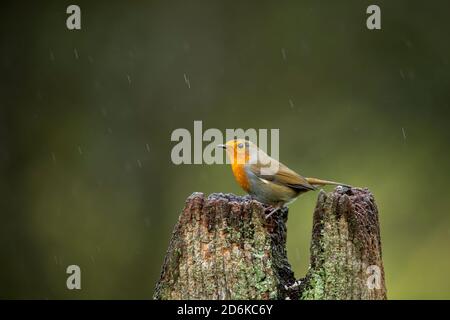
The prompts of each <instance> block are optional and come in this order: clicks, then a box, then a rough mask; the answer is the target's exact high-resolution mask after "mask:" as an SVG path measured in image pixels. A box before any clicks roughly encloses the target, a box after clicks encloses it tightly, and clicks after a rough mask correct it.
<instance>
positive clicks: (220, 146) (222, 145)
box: [217, 144, 227, 149]
mask: <svg viewBox="0 0 450 320" xmlns="http://www.w3.org/2000/svg"><path fill="white" fill-rule="evenodd" d="M217 148H222V149H226V148H227V145H226V144H218V145H217Z"/></svg>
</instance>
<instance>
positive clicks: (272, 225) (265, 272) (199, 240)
mask: <svg viewBox="0 0 450 320" xmlns="http://www.w3.org/2000/svg"><path fill="white" fill-rule="evenodd" d="M269 210H270V208H266V207H265V206H264V205H262V204H261V203H259V202H257V201H255V200H252V199H251V198H250V197H248V196H245V197H238V196H235V195H232V194H211V195H210V196H209V197H207V198H205V196H204V195H203V194H202V193H193V194H192V195H191V196H190V197H189V198H188V199H187V200H186V205H185V208H184V209H183V211H182V213H181V215H180V217H179V219H178V222H177V224H176V226H175V228H174V231H173V234H172V239H171V241H170V245H169V248H168V250H167V254H166V257H165V259H164V264H163V267H162V272H161V277H160V279H159V281H158V283H157V285H156V290H155V293H154V298H155V299H286V298H289V299H299V298H300V299H385V298H386V289H385V286H384V270H383V264H382V260H381V242H380V234H379V224H378V211H377V208H376V205H375V203H374V200H373V196H372V195H371V194H370V192H369V191H368V190H365V189H364V190H363V189H356V188H353V189H342V188H341V189H339V188H336V190H335V191H334V192H331V193H329V194H326V193H325V192H323V191H321V192H320V194H319V198H318V202H317V206H316V209H315V212H314V224H313V225H314V227H313V234H312V243H311V265H310V268H309V271H308V273H307V275H306V277H305V278H304V279H302V280H301V283H300V285H297V284H296V281H295V278H294V273H293V272H292V270H291V266H290V264H289V262H288V260H287V253H286V236H287V230H286V221H287V216H288V210H287V209H284V210H283V211H282V212H279V213H276V214H275V215H274V216H273V217H271V218H269V219H268V220H266V219H265V218H264V215H265V214H266V213H267V212H269ZM368 266H377V267H378V268H379V269H380V270H381V274H380V276H381V278H380V279H379V281H378V282H376V283H375V284H376V285H380V286H381V287H380V289H377V288H372V289H371V288H369V286H367V279H368V277H369V276H370V275H371V274H367V273H366V271H367V267H368Z"/></svg>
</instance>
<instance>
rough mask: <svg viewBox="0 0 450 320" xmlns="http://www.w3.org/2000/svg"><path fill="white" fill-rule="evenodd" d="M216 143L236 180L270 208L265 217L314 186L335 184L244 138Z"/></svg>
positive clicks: (341, 184)
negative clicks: (304, 172)
mask: <svg viewBox="0 0 450 320" xmlns="http://www.w3.org/2000/svg"><path fill="white" fill-rule="evenodd" d="M217 147H219V148H223V149H225V151H226V153H227V155H228V158H229V159H230V164H231V169H232V172H233V175H234V178H235V179H236V181H237V183H238V184H239V185H240V186H241V188H242V189H244V190H245V191H246V192H247V193H248V194H249V195H250V196H251V197H252V198H253V199H256V200H258V201H259V202H261V203H263V204H265V205H269V206H271V207H272V208H273V210H272V211H270V213H269V214H267V215H266V219H268V218H269V217H270V216H272V215H273V214H274V213H275V212H277V211H278V210H280V209H282V208H283V207H285V206H287V205H289V204H291V203H292V202H293V201H295V200H296V199H297V198H298V196H300V195H301V194H303V193H305V192H308V191H313V190H317V186H324V185H336V186H342V187H347V188H351V186H350V185H348V184H343V183H339V182H335V181H328V180H321V179H317V178H306V177H303V176H301V175H300V174H298V173H297V172H295V171H294V170H292V169H289V168H288V167H287V166H285V165H284V164H282V163H281V162H279V161H277V160H275V159H273V158H272V157H270V156H269V155H268V154H266V153H265V152H264V151H263V150H261V149H259V148H258V146H257V145H256V144H254V143H252V142H251V141H249V140H246V139H232V140H229V141H228V142H226V143H225V144H219V145H218V146H217Z"/></svg>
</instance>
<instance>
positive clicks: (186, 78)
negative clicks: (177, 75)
mask: <svg viewBox="0 0 450 320" xmlns="http://www.w3.org/2000/svg"><path fill="white" fill-rule="evenodd" d="M183 75H184V82H185V83H186V84H187V86H188V88H189V89H190V88H191V82H190V81H189V78H188V77H187V75H186V73H184V74H183Z"/></svg>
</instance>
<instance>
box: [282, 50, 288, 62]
mask: <svg viewBox="0 0 450 320" xmlns="http://www.w3.org/2000/svg"><path fill="white" fill-rule="evenodd" d="M281 56H282V57H283V60H284V61H286V60H287V55H286V50H285V49H284V48H281Z"/></svg>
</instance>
